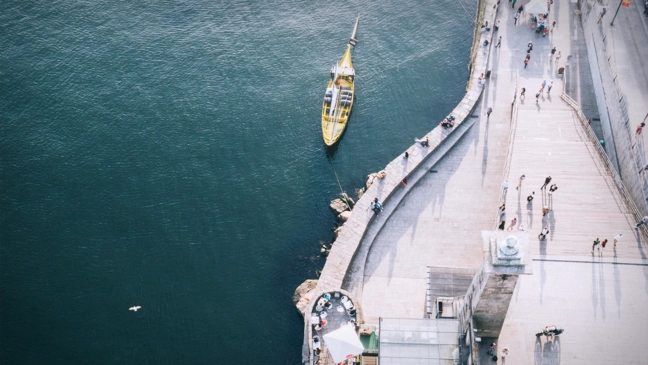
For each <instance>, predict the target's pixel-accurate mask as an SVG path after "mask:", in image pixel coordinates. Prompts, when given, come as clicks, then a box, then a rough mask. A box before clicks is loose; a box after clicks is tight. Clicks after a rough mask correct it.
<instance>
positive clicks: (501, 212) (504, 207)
mask: <svg viewBox="0 0 648 365" xmlns="http://www.w3.org/2000/svg"><path fill="white" fill-rule="evenodd" d="M505 211H506V204H502V205H501V206H500V207H499V214H500V215H502V214H504V212H505Z"/></svg>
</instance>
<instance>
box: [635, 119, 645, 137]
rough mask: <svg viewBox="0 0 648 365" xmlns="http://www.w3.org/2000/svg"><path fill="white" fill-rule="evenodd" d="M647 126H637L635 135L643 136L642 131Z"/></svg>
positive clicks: (642, 124) (643, 124)
mask: <svg viewBox="0 0 648 365" xmlns="http://www.w3.org/2000/svg"><path fill="white" fill-rule="evenodd" d="M645 126H646V123H643V122H642V123H641V124H639V125H638V126H637V129H636V130H635V135H636V136H638V135H640V134H641V131H642V130H643V127H645Z"/></svg>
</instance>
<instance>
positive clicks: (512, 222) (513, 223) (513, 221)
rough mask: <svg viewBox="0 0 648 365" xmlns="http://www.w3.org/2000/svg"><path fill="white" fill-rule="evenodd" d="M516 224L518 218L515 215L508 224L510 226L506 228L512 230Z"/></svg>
mask: <svg viewBox="0 0 648 365" xmlns="http://www.w3.org/2000/svg"><path fill="white" fill-rule="evenodd" d="M516 225H517V218H516V217H513V219H512V220H511V225H510V226H508V228H507V229H506V230H507V231H509V232H511V231H512V230H513V228H515V226H516Z"/></svg>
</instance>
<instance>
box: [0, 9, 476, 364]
mask: <svg viewBox="0 0 648 365" xmlns="http://www.w3.org/2000/svg"><path fill="white" fill-rule="evenodd" d="M0 10H1V11H0V27H1V29H0V49H1V50H2V51H1V52H0V95H1V96H0V207H1V209H0V274H1V275H0V363H2V364H64V363H67V364H86V363H94V364H116V363H120V364H203V363H205V364H207V363H209V364H225V363H237V364H252V363H264V364H295V363H298V362H299V361H300V359H301V347H300V346H301V341H302V333H303V322H302V318H301V316H300V315H299V314H298V312H297V311H296V310H295V309H294V307H293V306H292V303H291V295H292V293H293V291H294V289H295V287H296V286H297V285H299V284H300V283H301V282H302V281H303V280H304V279H308V278H314V277H315V276H316V274H315V272H316V270H318V269H321V267H322V266H323V264H324V261H323V260H324V259H322V258H321V257H320V256H319V254H318V249H319V247H318V241H320V240H324V241H328V240H329V239H330V238H331V232H330V229H331V227H333V225H334V217H333V216H332V215H331V213H330V212H329V210H328V208H327V205H328V202H329V201H330V200H331V199H333V198H334V197H335V196H336V195H337V194H338V193H339V187H338V185H337V182H336V179H335V175H334V173H333V171H334V170H335V171H336V172H337V174H338V176H339V179H340V183H341V185H342V187H343V188H344V189H345V190H347V191H349V192H351V191H353V189H354V188H356V187H359V186H361V185H362V184H363V183H364V176H365V175H366V174H368V173H370V172H373V171H376V170H379V169H381V168H382V167H383V166H384V165H385V164H386V163H387V162H389V161H390V160H391V159H393V158H394V157H395V156H396V155H397V154H398V153H400V152H402V151H403V150H404V149H405V148H406V147H407V146H408V145H410V144H411V143H412V142H413V138H414V137H417V136H421V135H423V134H424V133H426V132H427V131H428V130H430V129H431V128H432V127H433V126H434V125H435V124H436V123H437V121H438V120H439V119H440V118H442V117H443V116H444V115H445V114H446V113H448V112H449V111H450V110H451V109H452V108H453V107H454V106H455V105H456V103H457V102H458V101H459V100H460V99H461V97H462V96H463V93H464V90H465V82H466V78H467V73H468V71H467V67H466V64H467V62H468V57H469V48H470V43H471V35H472V17H473V15H474V12H475V5H474V4H473V3H472V1H468V0H435V1H431V2H421V1H412V0H406V1H380V2H373V1H367V0H358V1H339V2H333V3H323V2H311V1H267V2H244V1H233V2H227V3H225V2H214V1H160V2H145V3H142V2H128V1H101V0H99V1H92V2H91V1H70V0H65V1H62V0H60V1H17V0H7V1H3V2H2V4H1V5H0ZM358 14H359V15H360V27H359V30H358V36H357V38H358V40H359V41H360V43H359V45H358V46H357V47H356V50H355V54H354V65H355V67H356V70H357V74H358V77H357V84H356V91H357V93H356V95H357V99H356V103H355V107H354V111H353V115H352V117H351V120H350V123H349V126H348V130H347V132H346V134H345V135H344V137H343V139H342V141H341V142H340V143H339V145H338V146H337V148H335V149H333V150H328V151H327V150H325V149H324V145H323V142H322V138H321V127H320V120H319V118H320V108H321V100H322V96H323V93H324V89H325V86H326V83H327V81H328V77H329V69H330V67H331V66H332V65H333V63H335V62H337V60H338V59H339V58H340V57H341V55H342V53H343V51H344V47H345V45H346V42H347V40H348V37H349V35H350V32H351V29H352V26H353V22H354V20H355V17H356V16H357V15H358ZM133 305H141V306H142V309H141V310H140V311H139V312H137V313H134V312H131V311H128V308H129V307H130V306H133Z"/></svg>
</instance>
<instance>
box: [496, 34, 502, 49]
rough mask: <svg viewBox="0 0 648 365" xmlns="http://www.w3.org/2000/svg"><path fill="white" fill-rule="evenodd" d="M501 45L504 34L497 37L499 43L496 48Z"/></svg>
mask: <svg viewBox="0 0 648 365" xmlns="http://www.w3.org/2000/svg"><path fill="white" fill-rule="evenodd" d="M501 45H502V36H499V38H497V45H496V46H495V48H499V46H501Z"/></svg>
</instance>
